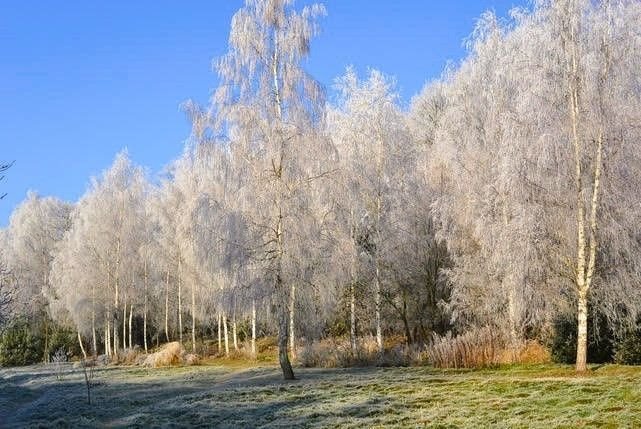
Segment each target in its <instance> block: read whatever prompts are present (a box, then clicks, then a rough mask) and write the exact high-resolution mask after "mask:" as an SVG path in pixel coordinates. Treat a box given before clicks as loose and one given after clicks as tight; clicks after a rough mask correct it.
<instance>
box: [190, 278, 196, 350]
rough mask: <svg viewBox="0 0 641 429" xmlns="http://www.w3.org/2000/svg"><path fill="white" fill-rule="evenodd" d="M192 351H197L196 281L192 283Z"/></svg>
mask: <svg viewBox="0 0 641 429" xmlns="http://www.w3.org/2000/svg"><path fill="white" fill-rule="evenodd" d="M191 351H192V352H193V353H196V283H195V282H193V281H192V283H191Z"/></svg>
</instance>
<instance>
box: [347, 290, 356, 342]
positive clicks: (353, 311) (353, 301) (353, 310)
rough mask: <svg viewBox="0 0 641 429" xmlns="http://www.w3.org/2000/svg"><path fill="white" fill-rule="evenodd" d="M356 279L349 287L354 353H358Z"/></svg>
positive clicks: (350, 337) (350, 330) (351, 335)
mask: <svg viewBox="0 0 641 429" xmlns="http://www.w3.org/2000/svg"><path fill="white" fill-rule="evenodd" d="M354 283H355V282H354V280H352V283H351V284H350V287H349V341H350V343H351V345H352V353H356V291H355V288H356V285H355V284H354Z"/></svg>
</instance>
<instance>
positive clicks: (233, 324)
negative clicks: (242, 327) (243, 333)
mask: <svg viewBox="0 0 641 429" xmlns="http://www.w3.org/2000/svg"><path fill="white" fill-rule="evenodd" d="M231 331H232V336H233V337H234V350H235V351H238V333H237V330H236V312H235V311H234V318H233V320H232V325H231Z"/></svg>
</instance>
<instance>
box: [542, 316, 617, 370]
mask: <svg viewBox="0 0 641 429" xmlns="http://www.w3.org/2000/svg"><path fill="white" fill-rule="evenodd" d="M594 318H595V316H594V315H591V317H589V318H588V362H591V363H604V362H611V361H612V357H613V344H612V339H611V338H610V328H609V326H608V324H607V322H606V320H605V318H604V317H599V316H598V315H597V318H598V319H597V322H598V323H596V325H595V324H594ZM553 326H554V333H553V335H552V338H551V341H550V351H551V354H552V360H554V361H555V362H559V363H567V364H573V363H575V362H576V338H577V329H578V328H577V321H576V319H575V318H573V317H571V316H560V317H558V318H557V319H556V320H555V321H554V325H553Z"/></svg>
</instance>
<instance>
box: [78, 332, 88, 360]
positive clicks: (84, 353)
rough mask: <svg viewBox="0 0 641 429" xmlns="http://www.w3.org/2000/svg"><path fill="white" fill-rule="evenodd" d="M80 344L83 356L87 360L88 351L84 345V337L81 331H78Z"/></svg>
mask: <svg viewBox="0 0 641 429" xmlns="http://www.w3.org/2000/svg"><path fill="white" fill-rule="evenodd" d="M78 344H80V351H82V357H83V358H84V359H85V360H87V352H86V351H85V346H83V345H82V337H81V336H80V331H78Z"/></svg>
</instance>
